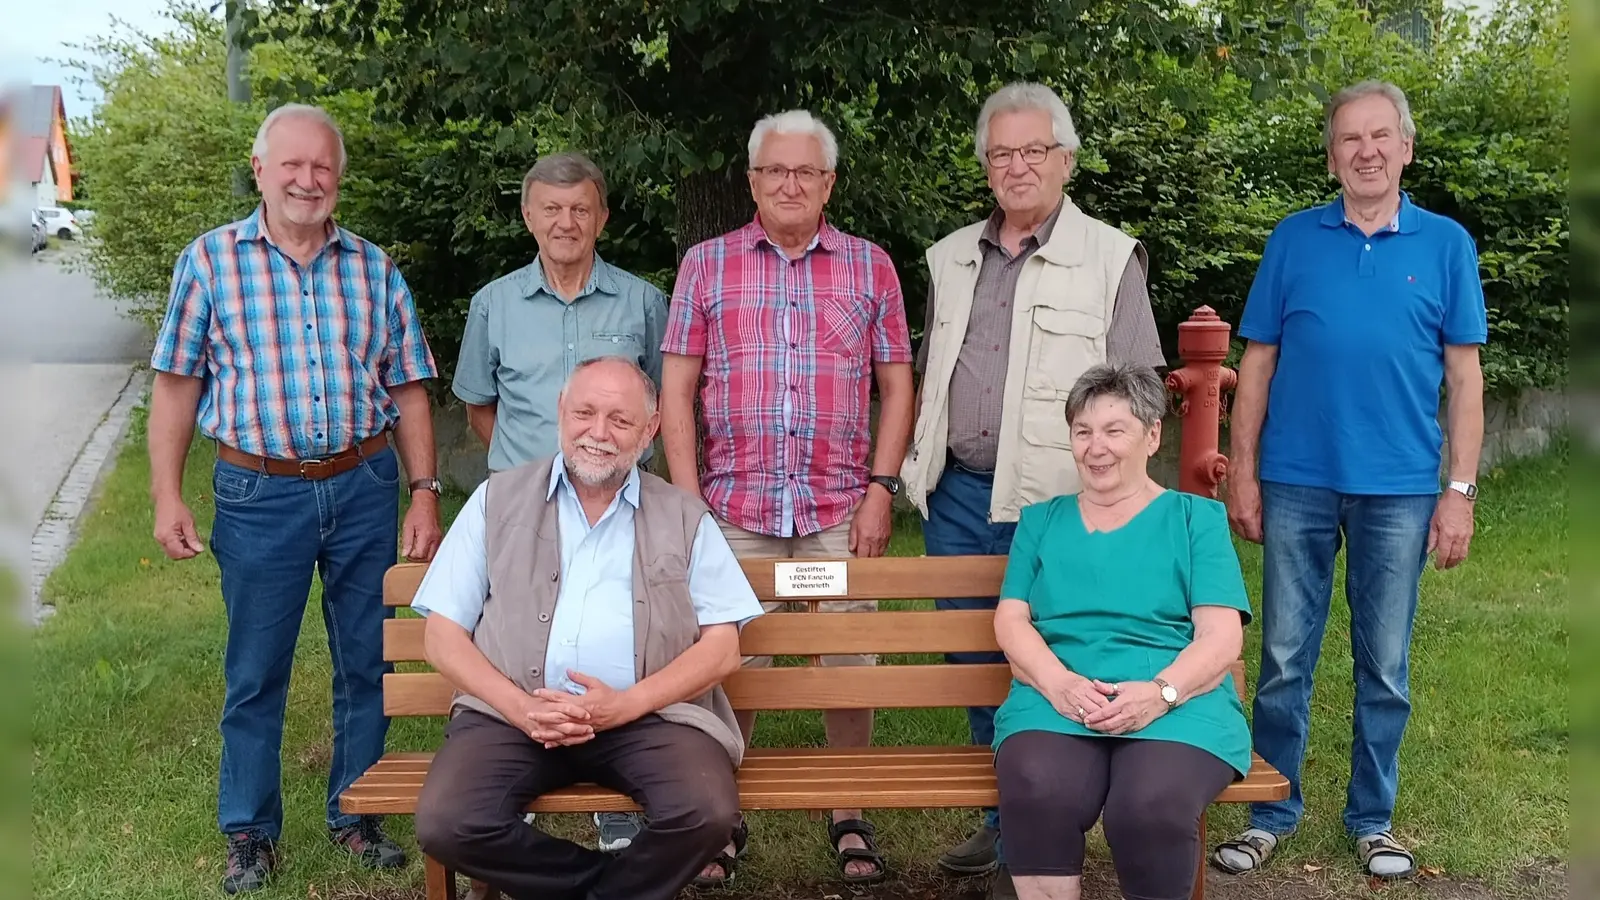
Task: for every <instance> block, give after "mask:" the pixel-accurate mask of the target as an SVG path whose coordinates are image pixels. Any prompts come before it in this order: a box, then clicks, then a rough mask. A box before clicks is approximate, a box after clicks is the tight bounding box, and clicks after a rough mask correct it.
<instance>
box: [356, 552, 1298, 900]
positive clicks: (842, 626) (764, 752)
mask: <svg viewBox="0 0 1600 900" xmlns="http://www.w3.org/2000/svg"><path fill="white" fill-rule="evenodd" d="M774 562H775V561H774V560H743V561H742V565H743V567H744V571H745V575H746V576H747V577H748V578H749V579H750V583H751V585H752V586H753V587H754V588H755V592H756V594H757V596H759V597H760V598H761V599H762V600H775V599H789V598H778V597H776V596H775V590H774V572H775V567H774ZM805 562H807V563H811V562H817V561H814V560H807V561H805ZM1005 564H1006V559H1005V557H1003V556H955V557H915V558H893V557H890V558H883V559H852V560H848V561H847V562H846V564H845V565H846V581H847V585H846V586H847V588H848V595H847V596H848V598H850V599H863V600H868V599H870V600H900V599H908V598H912V599H921V598H939V597H983V596H995V595H997V594H998V593H999V590H1000V582H1001V578H1002V576H1003V574H1004V571H1005ZM425 569H426V566H425V565H423V564H412V563H406V564H400V565H397V566H395V567H394V568H392V569H391V570H390V571H389V573H388V575H387V577H386V578H385V581H384V603H385V604H386V605H388V606H394V607H401V606H408V605H410V603H411V599H412V596H413V594H415V592H416V589H417V586H418V584H419V583H420V582H421V579H422V574H423V572H424V570H425ZM813 599H829V598H813ZM831 599H840V598H838V597H833V598H831ZM812 609H815V607H812ZM422 636H423V620H421V619H419V618H415V617H405V618H399V617H397V618H395V619H393V620H391V621H389V622H387V623H386V624H385V629H384V642H383V643H384V648H383V649H384V658H385V659H387V660H390V661H392V662H396V663H406V662H418V661H422V660H423V659H424V656H423V637H422ZM740 644H741V646H740V650H741V652H743V653H744V654H745V655H748V656H767V655H772V656H801V657H810V658H811V660H812V662H813V663H815V662H816V657H818V656H821V655H823V654H867V653H879V654H907V653H912V654H915V653H921V654H927V653H935V654H943V653H956V652H972V651H987V650H998V649H999V648H998V647H997V645H996V643H995V637H994V627H993V614H992V613H989V612H984V611H919V612H909V611H883V610H880V611H878V612H873V613H866V612H856V613H819V612H805V613H799V612H783V613H773V614H769V615H766V616H762V617H760V618H758V619H756V620H755V621H753V622H751V623H750V624H749V625H748V626H746V628H745V630H744V632H743V635H742V637H741V641H740ZM1233 677H1234V684H1235V685H1236V686H1237V687H1238V689H1239V692H1240V696H1241V697H1243V696H1244V665H1243V663H1242V662H1239V663H1236V664H1235V665H1234V668H1233ZM1010 684H1011V671H1010V667H1009V666H1007V665H1004V664H994V665H948V664H945V663H944V661H943V658H942V657H940V658H939V661H938V662H937V663H935V664H927V665H878V666H873V667H860V666H852V667H826V668H824V667H821V666H816V665H810V666H774V667H771V668H764V669H745V670H741V671H739V672H737V673H735V674H734V675H732V676H731V677H729V678H728V680H727V681H726V682H725V683H724V689H725V690H726V691H727V694H728V699H729V701H730V702H731V703H732V705H733V707H734V708H735V709H747V710H748V709H754V710H782V709H818V710H820V709H908V708H932V707H967V706H996V705H999V703H1000V702H1001V701H1002V700H1004V699H1005V696H1006V692H1007V691H1008V689H1009V687H1010ZM383 694H384V711H385V712H386V713H387V714H388V715H390V716H443V715H445V714H446V713H447V712H448V710H449V706H450V700H451V696H452V689H451V687H450V685H449V684H448V683H447V682H446V681H445V679H444V677H443V676H441V675H439V674H437V673H435V672H431V671H428V672H397V673H395V674H391V675H389V676H387V677H386V678H385V680H384V686H383ZM432 757H433V754H431V753H390V754H388V755H386V756H384V758H383V759H382V760H381V761H379V762H378V763H377V764H376V765H374V766H373V767H372V768H371V769H369V770H368V771H367V772H366V773H365V774H364V775H362V776H361V778H360V779H358V780H357V781H356V782H355V784H353V785H352V786H351V787H350V788H349V789H348V790H346V791H345V792H344V794H342V795H341V797H340V800H339V806H340V809H342V810H343V811H344V812H346V813H351V814H358V815H366V814H383V815H411V814H414V813H415V812H416V806H417V796H418V794H419V792H420V791H421V789H422V782H423V779H424V778H425V777H426V776H427V772H428V766H429V763H430V761H431V760H432ZM993 762H994V757H993V754H992V753H991V752H990V750H989V748H988V747H973V746H958V747H869V748H859V749H848V750H831V749H823V748H754V749H752V750H751V751H750V752H749V754H748V755H747V756H746V758H745V762H744V765H743V766H742V767H741V768H740V769H739V773H738V782H739V797H740V807H741V808H742V809H746V810H760V809H789V810H811V811H816V810H829V809H835V808H852V807H863V808H867V809H874V808H877V809H883V808H901V809H920V808H934V807H943V808H952V807H954V808H960V807H972V808H978V807H984V806H992V805H995V804H997V803H998V802H999V794H998V791H997V789H996V785H995V775H994V768H993ZM1288 791H1289V785H1288V781H1287V779H1285V778H1284V777H1283V776H1282V775H1280V774H1279V773H1278V772H1277V771H1276V770H1274V769H1273V768H1272V767H1270V766H1268V765H1267V764H1266V763H1264V762H1263V761H1262V760H1261V759H1260V758H1259V757H1255V758H1254V759H1253V764H1252V766H1251V770H1250V775H1249V777H1247V778H1245V779H1244V780H1242V781H1239V782H1235V783H1234V784H1232V785H1230V786H1229V787H1228V788H1227V789H1226V790H1224V791H1223V792H1222V794H1221V796H1219V797H1218V798H1217V802H1221V803H1246V802H1251V801H1257V800H1278V799H1282V798H1284V797H1286V796H1288ZM637 808H638V807H636V806H635V805H634V804H633V802H632V801H631V800H629V799H628V798H627V797H626V796H624V795H622V794H618V793H615V792H613V791H610V790H606V789H603V788H600V787H597V786H594V785H576V786H572V787H568V788H565V789H563V790H559V791H556V792H554V793H550V794H546V795H545V796H543V797H540V798H538V799H537V800H535V801H534V802H533V803H531V804H529V806H528V809H529V811H532V812H540V813H587V812H607V811H628V810H635V809H637ZM1200 829H1201V839H1202V853H1201V859H1200V860H1199V873H1200V875H1199V878H1198V879H1197V880H1196V882H1195V890H1194V896H1195V898H1197V900H1198V898H1201V897H1203V895H1204V891H1205V855H1206V854H1205V852H1204V837H1205V817H1204V816H1202V817H1201V820H1200ZM425 865H426V878H427V897H428V900H446V898H448V900H455V898H456V896H457V894H456V879H455V873H453V872H449V871H446V870H445V869H444V867H443V866H441V865H440V864H438V863H437V862H435V861H434V860H432V859H427V860H425Z"/></svg>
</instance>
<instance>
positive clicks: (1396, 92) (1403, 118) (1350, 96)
mask: <svg viewBox="0 0 1600 900" xmlns="http://www.w3.org/2000/svg"><path fill="white" fill-rule="evenodd" d="M1372 96H1380V97H1384V98H1386V99H1388V101H1389V102H1390V103H1393V104H1394V108H1395V111H1396V112H1398V113H1399V114H1400V134H1401V135H1402V136H1403V137H1405V138H1406V140H1411V139H1412V138H1415V137H1416V136H1417V123H1416V121H1415V120H1413V119H1412V118H1411V101H1409V100H1407V99H1406V92H1405V91H1402V90H1400V88H1398V87H1396V86H1395V85H1393V84H1391V83H1390V82H1387V81H1378V80H1377V79H1369V80H1367V81H1362V82H1359V83H1357V84H1352V85H1350V86H1349V87H1347V88H1345V89H1344V90H1342V91H1340V92H1339V93H1337V94H1334V95H1333V98H1332V99H1331V100H1329V101H1328V110H1327V115H1325V116H1324V117H1323V119H1322V147H1323V149H1324V150H1332V149H1333V117H1334V116H1335V115H1336V114H1338V112H1339V109H1340V107H1343V106H1345V105H1346V104H1349V103H1354V102H1355V101H1357V100H1360V99H1361V98H1363V97H1372Z"/></svg>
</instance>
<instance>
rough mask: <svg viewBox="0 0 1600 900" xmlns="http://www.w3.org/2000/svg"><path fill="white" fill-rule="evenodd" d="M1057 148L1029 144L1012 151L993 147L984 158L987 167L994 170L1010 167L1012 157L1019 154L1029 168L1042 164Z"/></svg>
mask: <svg viewBox="0 0 1600 900" xmlns="http://www.w3.org/2000/svg"><path fill="white" fill-rule="evenodd" d="M1059 146H1061V145H1060V144H1051V145H1049V146H1048V147H1046V146H1042V145H1040V144H1029V145H1028V146H1026V147H1023V148H1021V149H1017V150H1013V149H1012V148H1010V147H995V148H994V149H992V150H990V151H989V152H988V153H985V154H984V158H985V159H987V160H988V161H989V165H991V166H993V167H994V168H996V169H1004V168H1006V167H1007V166H1009V165H1011V157H1012V156H1014V155H1016V154H1021V155H1022V161H1023V162H1025V163H1027V164H1028V165H1030V166H1037V165H1038V164H1040V163H1042V162H1044V160H1045V157H1047V156H1049V155H1050V151H1051V150H1054V149H1056V148H1057V147H1059Z"/></svg>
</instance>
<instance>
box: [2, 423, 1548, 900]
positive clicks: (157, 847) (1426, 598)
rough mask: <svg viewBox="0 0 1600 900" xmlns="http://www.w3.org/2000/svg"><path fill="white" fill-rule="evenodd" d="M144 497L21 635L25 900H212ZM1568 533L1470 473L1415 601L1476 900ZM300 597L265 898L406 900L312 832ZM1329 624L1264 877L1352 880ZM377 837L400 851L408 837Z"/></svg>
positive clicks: (97, 524)
mask: <svg viewBox="0 0 1600 900" xmlns="http://www.w3.org/2000/svg"><path fill="white" fill-rule="evenodd" d="M211 453H212V451H211V449H210V447H209V446H205V445H200V446H197V447H196V449H195V451H194V453H193V454H192V456H191V458H190V461H189V467H188V476H187V479H186V484H185V489H186V493H187V496H188V498H189V500H190V503H191V505H192V506H193V508H194V510H195V513H196V515H197V517H198V518H199V519H200V527H201V530H202V533H209V527H210V520H211V513H212V510H211V505H210V502H209V497H208V494H209V490H210V480H209V477H210V462H211ZM147 479H148V466H147V464H146V460H145V456H144V452H143V444H142V435H139V434H136V435H135V437H134V438H133V439H132V440H130V442H129V443H128V445H127V447H126V448H125V449H124V451H123V452H122V456H121V459H120V461H119V463H118V466H117V468H116V471H115V472H114V473H113V474H112V475H111V476H110V478H109V479H108V481H107V483H106V485H105V488H104V493H103V496H102V497H101V498H100V500H99V502H98V505H97V507H96V511H95V512H94V513H93V514H92V515H90V516H89V517H88V519H87V521H86V522H85V523H84V527H83V531H82V537H81V540H80V542H79V544H78V545H77V547H76V548H75V549H74V550H73V552H72V553H71V555H70V557H69V558H68V560H67V562H66V563H65V564H64V565H63V566H62V567H61V568H60V569H59V570H58V571H57V572H56V573H55V574H54V575H53V576H52V578H51V579H50V582H49V583H48V585H47V593H48V597H49V599H50V600H51V601H52V602H54V603H55V604H56V606H57V610H58V611H57V614H56V615H55V616H54V617H53V618H51V619H50V620H49V621H48V622H47V623H46V624H45V625H44V626H42V627H41V628H40V629H39V632H38V634H37V636H36V638H35V640H34V654H33V661H34V693H33V703H34V705H33V761H32V776H33V784H32V804H33V819H32V822H33V885H34V893H35V895H36V896H38V897H41V898H55V897H60V898H68V897H70V898H75V900H76V898H83V897H117V898H129V900H134V898H163V900H166V898H183V897H215V896H219V895H220V893H219V891H218V888H217V883H218V879H219V878H220V876H221V872H222V866H223V842H222V839H221V837H220V836H219V835H218V834H217V832H216V826H215V817H216V801H215V785H216V767H217V759H218V755H219V752H220V746H219V743H220V742H219V737H218V733H217V728H216V723H217V717H218V714H219V710H220V705H221V699H222V676H221V659H222V653H223V644H224V635H225V628H224V620H223V612H222V604H221V600H220V597H219V596H218V586H217V572H216V567H215V564H214V563H213V561H212V560H211V559H210V558H209V556H202V557H201V558H199V559H196V560H190V561H188V562H181V563H175V562H170V561H168V560H166V559H165V557H163V556H162V555H161V552H160V550H159V548H158V547H157V546H156V544H155V543H154V541H153V540H152V538H151V536H150V524H151V520H150V509H149V503H148V499H147V495H146V485H147ZM459 501H460V498H455V499H454V501H453V502H451V503H450V504H448V508H449V510H450V511H452V512H453V510H454V509H455V508H457V506H458V505H459ZM1566 521H1567V516H1566V458H1565V450H1564V447H1563V448H1562V449H1560V450H1558V451H1557V452H1553V453H1551V454H1548V455H1546V456H1543V457H1540V458H1537V459H1533V460H1529V461H1526V462H1522V463H1518V464H1515V465H1512V466H1508V467H1506V469H1505V470H1504V471H1501V472H1496V473H1494V474H1493V475H1491V476H1490V477H1488V478H1486V479H1485V483H1484V486H1483V500H1482V501H1480V509H1479V521H1478V536H1477V539H1476V542H1475V543H1474V547H1473V551H1474V552H1473V555H1472V557H1471V559H1470V560H1469V561H1468V562H1467V564H1466V565H1465V566H1464V567H1462V568H1461V569H1458V570H1456V571H1454V572H1446V573H1437V572H1432V571H1430V572H1429V573H1428V576H1427V578H1426V580H1425V581H1424V583H1423V595H1422V611H1421V613H1420V615H1419V618H1418V622H1417V630H1416V639H1415V645H1414V651H1413V675H1412V686H1413V695H1414V703H1415V713H1414V716H1413V718H1412V722H1411V729H1410V731H1409V733H1408V738H1407V742H1406V745H1405V749H1404V752H1403V756H1402V764H1401V768H1402V781H1401V793H1400V808H1399V810H1398V811H1397V816H1396V822H1397V830H1398V832H1399V834H1400V836H1401V838H1402V839H1403V840H1406V841H1409V842H1410V843H1411V844H1412V845H1413V847H1414V848H1415V849H1416V850H1417V851H1418V853H1419V857H1420V862H1421V863H1422V864H1424V865H1427V866H1433V867H1438V868H1439V869H1442V870H1444V871H1445V872H1447V873H1449V874H1451V875H1455V876H1461V877H1476V878H1482V879H1485V880H1487V881H1489V882H1490V883H1491V884H1493V883H1496V882H1499V881H1501V880H1503V879H1508V878H1510V877H1511V873H1512V872H1513V871H1514V870H1515V868H1516V867H1517V866H1519V865H1520V864H1522V863H1525V862H1528V861H1530V860H1534V859H1538V858H1541V857H1548V856H1564V855H1565V849H1564V848H1565V847H1566V846H1567V843H1568V820H1569V816H1568V807H1567V799H1566V798H1567V790H1568V783H1567V734H1568V720H1567V691H1566V684H1567V671H1568V669H1567V626H1566V621H1567V620H1566V597H1567V560H1566ZM915 525H916V523H915V521H903V522H901V523H900V525H899V526H898V528H897V534H896V537H895V542H894V545H893V552H895V553H898V554H907V555H916V554H920V553H921V550H922V546H921V537H920V535H918V534H917V532H916V527H915ZM1241 554H1242V559H1243V561H1244V566H1245V571H1246V577H1247V580H1248V582H1249V583H1250V584H1252V585H1258V584H1259V581H1260V564H1259V552H1258V548H1255V547H1250V546H1245V547H1243V548H1242V549H1241ZM1337 590H1340V591H1342V587H1339V588H1337ZM1337 596H1338V595H1337V594H1336V597H1337ZM312 600H313V602H312V603H311V604H310V605H309V606H308V612H307V616H306V621H305V630H304V635H303V639H302V642H301V645H300V650H299V655H298V659H297V666H296V673H295V676H296V677H295V680H294V683H293V687H292V689H291V694H290V698H289V710H288V718H287V723H286V734H285V741H284V748H283V760H284V778H285V807H286V811H287V821H286V824H285V835H284V845H283V852H284V856H283V860H284V861H283V866H282V868H280V870H279V877H278V879H277V881H276V883H275V885H274V886H273V888H272V889H271V890H269V891H268V892H266V893H265V894H263V895H262V896H265V897H278V898H286V897H296V898H307V897H321V898H328V897H333V896H340V895H346V896H348V895H350V894H367V895H382V896H420V894H421V884H422V875H421V867H420V863H419V862H418V861H416V860H414V861H413V863H412V865H411V866H410V867H409V868H408V869H406V870H404V871H402V872H399V873H392V874H385V875H374V874H371V873H368V872H365V871H364V870H361V869H360V868H359V867H357V866H355V865H353V864H352V863H350V862H347V861H346V860H345V859H344V858H343V857H342V856H341V855H340V854H338V853H336V852H335V851H334V850H333V849H332V848H331V847H330V845H329V844H328V842H327V841H326V839H325V837H324V834H325V832H324V829H323V825H322V812H321V810H322V802H323V800H322V798H323V793H324V791H325V777H326V771H327V762H328V756H329V752H330V742H331V739H332V733H331V726H330V723H329V705H330V700H329V687H328V684H329V662H328V653H327V641H326V637H325V634H324V632H323V627H322V623H321V621H320V618H321V617H320V613H319V611H318V605H317V602H316V600H317V598H316V597H315V596H313V598H312ZM1334 606H1335V612H1334V616H1333V619H1332V621H1331V622H1330V624H1329V628H1328V637H1327V641H1326V644H1325V649H1324V656H1323V660H1322V665H1321V667H1320V668H1319V670H1318V683H1317V691H1316V696H1315V698H1314V701H1313V733H1312V744H1311V750H1310V756H1309V759H1308V762H1307V769H1306V773H1307V776H1306V780H1307V788H1306V790H1307V794H1308V797H1309V814H1308V817H1307V820H1306V822H1305V825H1304V828H1303V830H1302V832H1301V834H1300V835H1299V836H1298V837H1296V838H1295V839H1294V840H1293V842H1292V843H1289V844H1287V845H1286V846H1285V850H1284V856H1283V857H1281V859H1282V860H1283V862H1284V863H1285V864H1286V866H1290V867H1294V868H1299V867H1300V866H1301V865H1302V864H1315V865H1318V866H1323V867H1326V870H1329V871H1334V872H1337V873H1339V875H1340V878H1341V879H1342V880H1343V881H1345V882H1347V883H1349V884H1351V885H1354V884H1356V883H1357V881H1358V879H1356V877H1355V867H1354V863H1353V861H1352V859H1351V855H1350V851H1349V850H1348V848H1347V846H1346V843H1345V840H1344V837H1343V833H1342V828H1341V826H1340V812H1341V809H1342V805H1343V799H1344V790H1343V780H1344V777H1345V775H1346V773H1347V771H1348V753H1349V742H1350V737H1349V731H1350V702H1351V688H1350V684H1349V677H1350V676H1349V673H1350V653H1349V631H1348V621H1349V620H1348V615H1347V613H1346V612H1345V611H1344V610H1343V609H1342V608H1341V606H1342V601H1340V600H1338V599H1336V600H1335V604H1334ZM1254 638H1255V633H1254V632H1253V631H1252V632H1251V633H1250V639H1251V644H1250V646H1249V647H1248V648H1247V650H1246V658H1247V659H1253V658H1254V657H1255V649H1254ZM1253 672H1254V666H1253V665H1252V678H1253ZM965 732H966V722H965V717H964V715H963V714H962V713H961V712H960V711H959V710H933V711H908V712H889V713H885V714H881V715H880V716H879V718H878V729H877V741H878V742H879V743H884V744H892V743H933V744H938V743H951V742H962V741H964V740H965ZM438 735H439V724H438V723H437V722H434V721H417V720H402V721H397V722H396V723H395V726H394V728H393V729H392V731H391V740H390V743H391V746H392V747H393V748H394V749H425V748H431V747H433V746H435V745H436V743H437V741H438ZM822 741H823V733H822V725H821V720H820V717H819V716H818V715H817V714H815V713H811V714H806V713H775V714H766V715H763V716H762V717H760V718H759V719H758V726H757V734H756V742H757V743H758V744H763V745H795V744H821V743H822ZM871 815H872V818H873V819H874V821H875V822H876V823H877V824H878V826H879V829H880V843H881V844H882V846H883V848H884V849H885V851H886V852H887V854H888V856H889V860H890V864H891V866H893V867H894V868H895V869H897V870H902V871H903V870H907V869H913V868H917V869H921V868H926V867H930V866H931V865H932V861H933V858H934V857H935V856H936V855H937V854H938V853H939V852H940V851H941V850H942V849H944V848H945V847H946V846H947V845H948V844H950V843H952V842H954V841H957V840H960V839H961V838H962V837H964V836H965V834H966V833H967V831H968V830H969V829H970V828H971V827H972V826H973V825H974V824H975V823H976V822H977V813H976V812H975V811H968V810H955V811H933V812H920V811H899V812H891V811H884V812H877V813H872V814H871ZM555 818H556V819H557V820H558V821H555V822H553V823H551V824H552V826H553V827H555V828H556V829H559V830H560V831H561V832H563V833H567V834H574V835H582V834H584V833H585V831H586V826H585V825H584V824H583V823H582V821H581V820H580V819H579V818H578V817H555ZM1242 820H1243V811H1242V810H1239V809H1227V810H1222V811H1220V812H1219V813H1217V814H1216V815H1215V816H1214V817H1213V834H1214V835H1215V834H1220V833H1222V832H1224V831H1231V830H1232V829H1233V828H1235V827H1237V826H1239V825H1240V824H1241V822H1242ZM391 824H392V831H393V833H394V834H395V836H396V837H397V838H398V839H399V840H400V841H401V842H402V843H403V844H404V845H406V846H408V847H411V846H414V844H413V843H412V840H411V830H410V822H409V820H408V819H395V820H393V821H392V823H391ZM752 828H753V838H752V840H753V843H752V852H751V856H750V857H749V858H748V859H747V860H746V863H745V865H744V867H743V868H742V869H741V872H740V883H741V889H742V891H741V892H746V891H749V890H751V889H755V890H756V891H757V892H759V890H760V888H761V887H762V885H772V884H794V883H797V882H825V881H827V880H828V879H829V878H830V877H832V876H833V875H834V874H835V873H836V871H837V870H836V869H835V867H834V865H833V862H832V858H831V856H830V855H829V853H828V849H827V844H826V838H825V837H824V827H823V824H822V823H821V822H817V821H811V820H809V819H807V817H806V816H805V815H804V814H777V813H774V814H765V813H763V814H757V815H755V816H753V817H752ZM1102 852H1103V851H1102Z"/></svg>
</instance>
